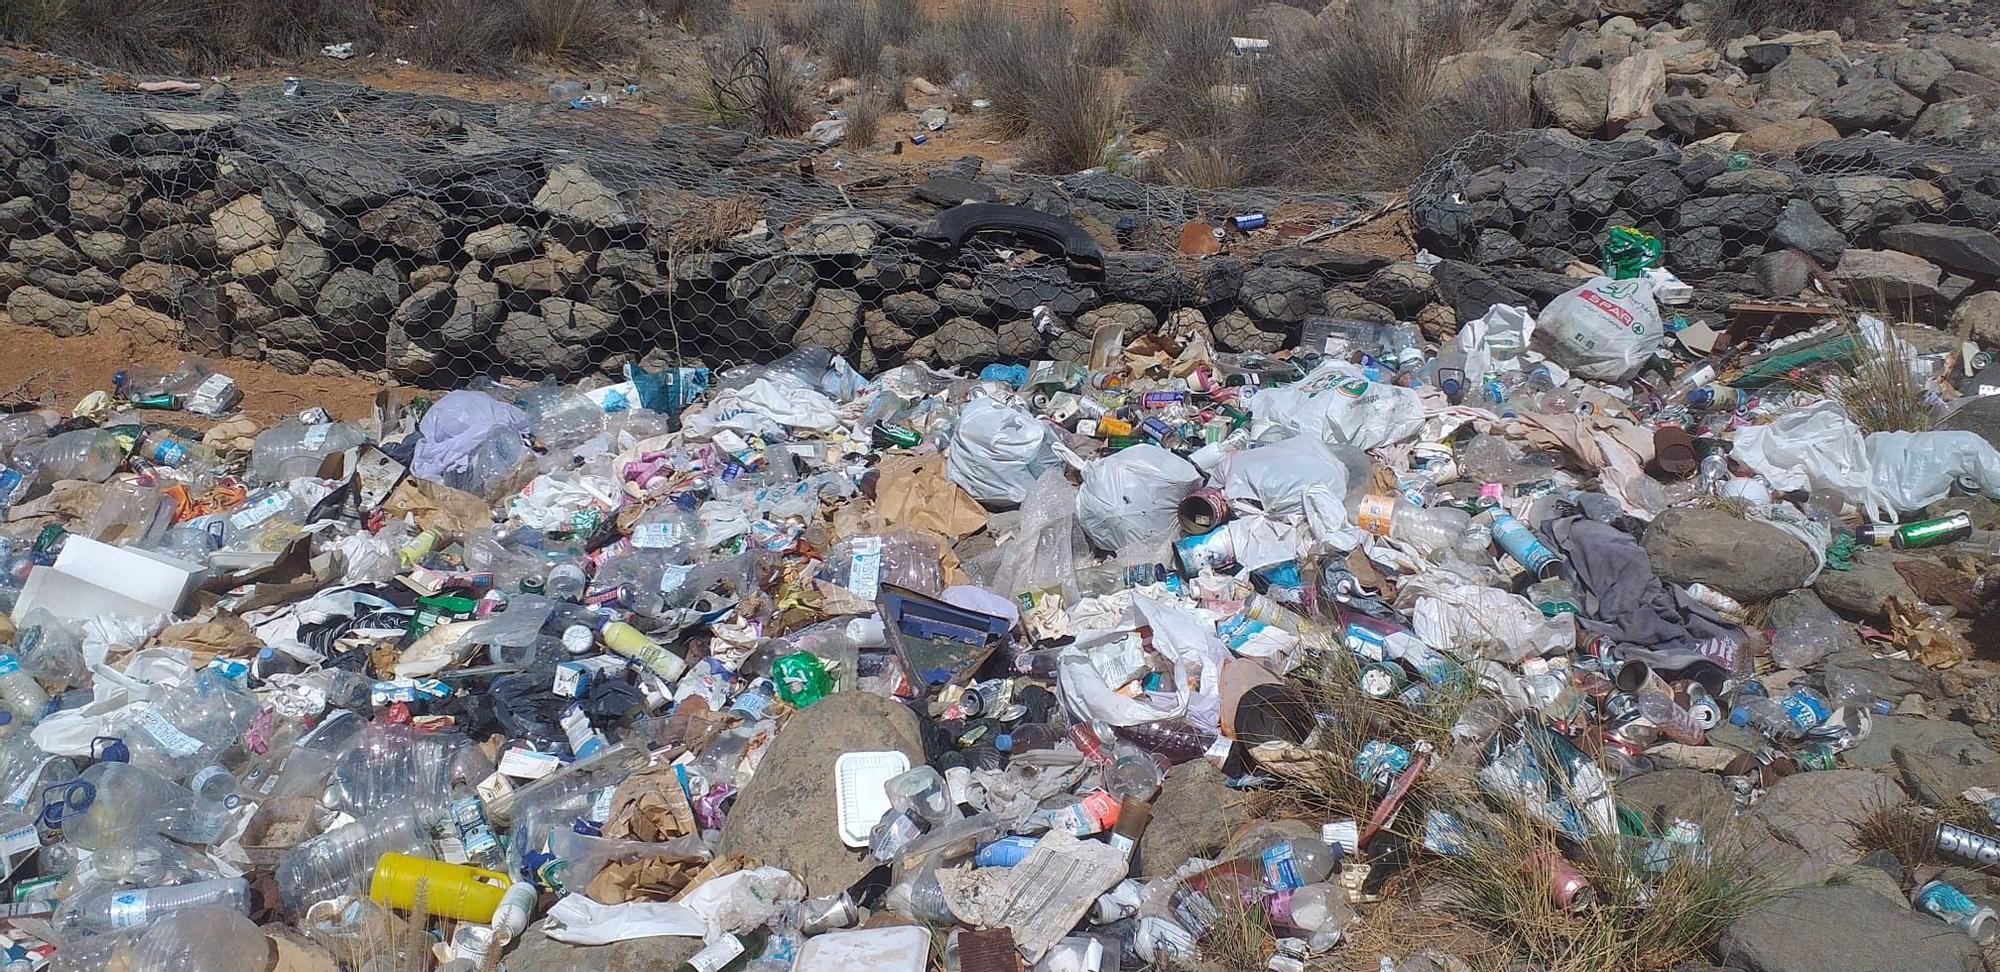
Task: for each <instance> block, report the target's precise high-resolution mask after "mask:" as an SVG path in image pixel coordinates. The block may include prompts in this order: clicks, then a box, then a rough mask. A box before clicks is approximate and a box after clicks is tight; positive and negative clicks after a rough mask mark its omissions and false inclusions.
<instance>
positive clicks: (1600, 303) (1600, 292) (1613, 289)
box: [1577, 283, 1646, 334]
mask: <svg viewBox="0 0 2000 972" xmlns="http://www.w3.org/2000/svg"><path fill="white" fill-rule="evenodd" d="M1638 292H1639V286H1638V284H1636V283H1611V284H1606V285H1604V286H1603V287H1599V288H1596V289H1592V290H1585V291H1584V292H1583V293H1580V294H1578V295H1577V296H1578V297H1580V298H1582V300H1583V302H1584V303H1586V304H1589V305H1590V306H1592V307H1595V308H1597V309H1598V310H1600V311H1602V312H1604V315H1605V316H1606V317H1609V318H1611V319H1612V320H1614V321H1617V322H1618V326H1619V327H1622V328H1625V329H1626V330H1628V331H1631V332H1632V333H1633V334H1644V333H1646V325H1645V324H1644V323H1643V322H1640V321H1638V320H1637V319H1636V318H1634V317H1633V316H1632V312H1631V311H1629V310H1626V309H1625V308H1624V307H1623V306H1622V305H1620V304H1617V303H1614V302H1613V301H1615V300H1631V299H1632V298H1633V297H1635V296H1636V295H1637V294H1638Z"/></svg>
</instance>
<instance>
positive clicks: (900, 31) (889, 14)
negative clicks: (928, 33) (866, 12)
mask: <svg viewBox="0 0 2000 972" xmlns="http://www.w3.org/2000/svg"><path fill="white" fill-rule="evenodd" d="M875 23H876V25H877V27H878V28H879V29H880V31H881V33H882V39H883V40H885V41H887V42H888V43H890V44H903V43H906V42H908V41H909V39H910V38H912V37H915V36H917V34H919V33H922V32H923V31H924V29H925V28H928V27H929V26H930V25H931V21H930V17H929V16H928V15H926V14H925V13H924V8H923V7H922V5H920V4H919V3H918V2H917V0H875Z"/></svg>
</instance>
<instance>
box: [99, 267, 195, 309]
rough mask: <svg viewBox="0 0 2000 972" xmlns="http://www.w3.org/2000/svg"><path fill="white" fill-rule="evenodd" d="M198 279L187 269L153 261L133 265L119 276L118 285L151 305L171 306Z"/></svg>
mask: <svg viewBox="0 0 2000 972" xmlns="http://www.w3.org/2000/svg"><path fill="white" fill-rule="evenodd" d="M196 279H197V276H196V274H195V272H194V271H193V270H191V269H189V268H187V267H182V266H175V265H173V264H167V263H154V262H153V261H151V260H145V261H141V262H139V263H136V264H133V266H132V269H130V270H127V271H125V272H124V273H123V274H121V275H119V277H118V283H119V285H120V286H123V287H124V288H125V292H126V293H128V294H131V295H132V296H134V297H137V298H139V299H140V300H143V301H146V302H147V303H150V304H157V305H160V306H168V305H171V304H172V303H173V301H174V298H175V297H177V296H178V295H179V294H180V292H181V288H182V287H184V286H186V285H188V284H190V283H193V282H194V281H195V280H196Z"/></svg>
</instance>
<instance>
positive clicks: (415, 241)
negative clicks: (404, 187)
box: [358, 196, 446, 259]
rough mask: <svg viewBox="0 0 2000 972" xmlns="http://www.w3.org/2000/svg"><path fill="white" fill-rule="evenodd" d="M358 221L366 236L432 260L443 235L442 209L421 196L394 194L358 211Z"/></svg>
mask: <svg viewBox="0 0 2000 972" xmlns="http://www.w3.org/2000/svg"><path fill="white" fill-rule="evenodd" d="M358 222H359V223H360V224H361V232H363V233H366V234H368V236H369V238H371V239H376V240H381V241H382V242H384V243H388V244H390V245H392V246H397V247H400V248H402V249H405V250H408V251H409V252H411V253H414V254H416V255H418V256H424V257H430V258H432V259H436V258H437V256H438V247H439V245H440V244H442V243H443V242H444V241H445V236H446V234H445V212H444V208H443V207H442V206H439V205H438V204H437V203H434V202H432V201H430V200H428V199H425V198H423V197H421V196H398V197H396V198H394V199H391V200H389V201H388V202H386V203H383V204H382V205H380V206H377V207H375V208H374V209H371V210H369V211H367V212H365V213H362V214H361V218H360V220H358Z"/></svg>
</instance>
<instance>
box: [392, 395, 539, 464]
mask: <svg viewBox="0 0 2000 972" xmlns="http://www.w3.org/2000/svg"><path fill="white" fill-rule="evenodd" d="M417 430H418V431H419V432H421V433H422V437H421V438H419V439H418V440H417V450H416V454H415V456H414V457H413V458H411V460H410V472H412V473H415V474H416V475H417V477H418V478H421V479H436V480H442V479H444V477H445V474H447V473H453V472H464V471H465V469H466V466H467V465H468V464H469V463H470V461H471V459H472V453H473V451H474V450H476V449H478V448H479V447H480V445H481V444H483V443H485V442H486V440H487V439H490V438H492V437H493V436H496V435H511V436H514V437H515V438H516V439H518V438H519V437H520V436H521V434H522V433H524V432H526V431H528V413H526V412H523V411H521V410H520V409H518V408H515V407H514V406H512V405H509V404H507V403H506V402H503V401H500V400H499V399H497V398H494V397H493V396H491V395H488V394H486V393H485V392H478V391H469V390H464V389H461V390H459V391H455V392H447V393H446V394H445V396H444V397H443V398H440V399H438V400H437V404H435V405H432V406H431V407H430V410H429V411H426V412H425V413H424V417H423V420H422V421H420V422H418V423H417Z"/></svg>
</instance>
